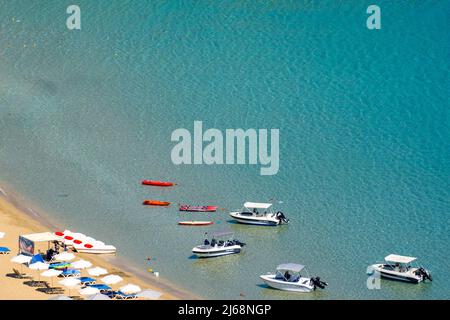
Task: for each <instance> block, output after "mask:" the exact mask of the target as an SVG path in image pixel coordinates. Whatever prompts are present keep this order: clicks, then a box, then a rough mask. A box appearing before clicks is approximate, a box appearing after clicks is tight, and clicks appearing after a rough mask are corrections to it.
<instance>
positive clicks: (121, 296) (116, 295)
mask: <svg viewBox="0 0 450 320" xmlns="http://www.w3.org/2000/svg"><path fill="white" fill-rule="evenodd" d="M112 299H116V300H131V299H137V295H136V294H134V293H132V294H127V293H123V292H122V291H115V292H113V298H112Z"/></svg>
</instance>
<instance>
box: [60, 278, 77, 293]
mask: <svg viewBox="0 0 450 320" xmlns="http://www.w3.org/2000/svg"><path fill="white" fill-rule="evenodd" d="M80 283H81V281H80V280H79V279H76V278H66V279H64V280H61V281H59V284H62V285H63V286H65V287H67V288H68V289H69V296H70V289H71V288H74V287H76V286H78V285H79V284H80Z"/></svg>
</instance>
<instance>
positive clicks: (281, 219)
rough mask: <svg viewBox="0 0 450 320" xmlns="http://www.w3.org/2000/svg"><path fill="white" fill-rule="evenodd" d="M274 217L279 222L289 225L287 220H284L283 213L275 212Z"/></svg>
mask: <svg viewBox="0 0 450 320" xmlns="http://www.w3.org/2000/svg"><path fill="white" fill-rule="evenodd" d="M276 217H277V219H278V221H280V222H284V223H289V219H288V218H286V216H285V215H284V213H283V212H281V211H278V212H277V214H276Z"/></svg>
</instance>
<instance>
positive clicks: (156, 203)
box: [142, 200, 170, 207]
mask: <svg viewBox="0 0 450 320" xmlns="http://www.w3.org/2000/svg"><path fill="white" fill-rule="evenodd" d="M142 204H143V205H144V206H160V207H167V206H168V205H170V202H167V201H158V200H145V201H144V202H143V203H142Z"/></svg>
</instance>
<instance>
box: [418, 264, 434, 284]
mask: <svg viewBox="0 0 450 320" xmlns="http://www.w3.org/2000/svg"><path fill="white" fill-rule="evenodd" d="M415 274H416V275H418V276H419V275H420V276H422V278H423V281H425V280H430V281H433V278H432V277H431V274H430V272H429V271H428V270H427V269H425V268H422V267H420V268H419V269H417V270H416V272H415Z"/></svg>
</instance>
